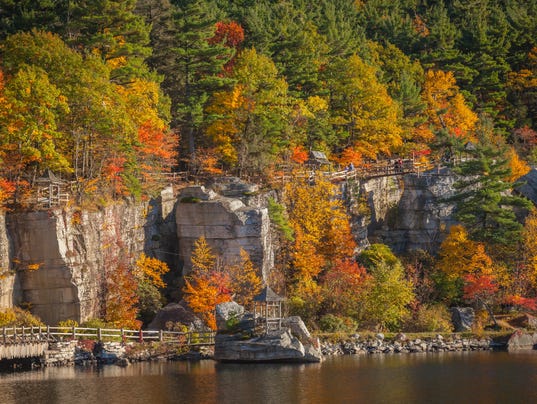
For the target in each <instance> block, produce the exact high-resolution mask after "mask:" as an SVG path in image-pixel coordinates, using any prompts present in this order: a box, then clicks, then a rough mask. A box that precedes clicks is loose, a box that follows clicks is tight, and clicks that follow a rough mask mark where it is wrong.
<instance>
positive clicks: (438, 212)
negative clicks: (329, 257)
mask: <svg viewBox="0 0 537 404" xmlns="http://www.w3.org/2000/svg"><path fill="white" fill-rule="evenodd" d="M455 181H456V177H455V175H453V174H452V173H451V172H450V171H448V170H446V169H444V170H443V171H441V172H436V171H435V172H430V173H425V174H422V175H420V176H418V175H415V174H407V175H404V176H391V177H378V178H372V179H369V180H365V181H361V182H359V183H355V184H349V185H348V186H347V191H346V193H347V200H348V201H349V203H350V212H351V215H352V218H353V224H354V226H353V228H354V230H355V234H356V235H357V238H358V240H359V241H360V244H361V245H362V246H364V245H367V244H368V243H369V242H371V243H384V244H387V245H389V246H390V247H391V249H392V251H394V252H395V253H403V252H408V251H410V250H416V249H423V250H426V251H430V252H435V251H436V250H437V249H438V247H439V245H440V243H441V241H442V240H443V238H444V235H445V234H446V231H447V229H449V226H451V225H452V224H454V223H455V221H454V218H453V215H452V214H453V209H454V205H453V204H450V203H447V202H446V201H445V199H446V198H448V197H449V196H452V195H453V192H454V190H453V184H454V182H455Z"/></svg>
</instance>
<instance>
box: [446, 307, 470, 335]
mask: <svg viewBox="0 0 537 404" xmlns="http://www.w3.org/2000/svg"><path fill="white" fill-rule="evenodd" d="M474 321H475V312H474V309H473V308H471V307H452V308H451V322H452V323H453V327H454V329H455V332H464V331H471V330H472V326H473V325H474Z"/></svg>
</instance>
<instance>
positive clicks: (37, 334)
mask: <svg viewBox="0 0 537 404" xmlns="http://www.w3.org/2000/svg"><path fill="white" fill-rule="evenodd" d="M215 334H216V333H215V332H214V331H203V332H179V331H166V330H128V329H122V328H121V329H114V328H85V327H4V328H1V329H0V360H2V359H17V358H28V357H34V356H40V355H42V354H43V353H44V352H45V350H46V349H47V347H48V344H49V343H50V342H57V341H73V340H96V341H119V342H123V343H127V342H129V343H144V342H165V343H171V344H177V345H178V346H189V347H194V346H211V345H214V337H215Z"/></svg>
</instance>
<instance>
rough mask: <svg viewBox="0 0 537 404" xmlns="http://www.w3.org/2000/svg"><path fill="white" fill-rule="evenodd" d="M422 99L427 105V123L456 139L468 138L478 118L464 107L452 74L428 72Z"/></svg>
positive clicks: (464, 103)
mask: <svg viewBox="0 0 537 404" xmlns="http://www.w3.org/2000/svg"><path fill="white" fill-rule="evenodd" d="M422 98H423V100H424V101H425V102H426V103H427V108H426V110H425V113H426V114H427V116H428V118H429V123H431V124H433V125H434V127H435V128H437V129H441V128H443V129H446V130H448V131H449V132H450V134H452V135H455V136H458V137H467V136H469V135H470V132H471V131H472V130H473V129H474V128H475V125H476V123H477V121H478V117H477V115H476V114H475V113H474V112H473V111H472V110H471V109H470V108H469V107H468V106H467V105H466V101H465V99H464V97H463V95H462V94H461V93H460V92H459V88H458V87H457V85H456V81H455V77H454V76H453V73H452V72H443V71H441V70H428V71H427V72H426V74H425V83H424V85H423V93H422Z"/></svg>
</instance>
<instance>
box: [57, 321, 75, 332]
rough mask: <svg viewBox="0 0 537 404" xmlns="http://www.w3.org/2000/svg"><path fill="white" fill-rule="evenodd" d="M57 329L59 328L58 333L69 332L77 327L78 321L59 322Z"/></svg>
mask: <svg viewBox="0 0 537 404" xmlns="http://www.w3.org/2000/svg"><path fill="white" fill-rule="evenodd" d="M58 327H61V329H60V332H69V331H71V329H72V328H73V327H78V321H76V320H71V319H69V320H65V321H60V322H59V323H58Z"/></svg>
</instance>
